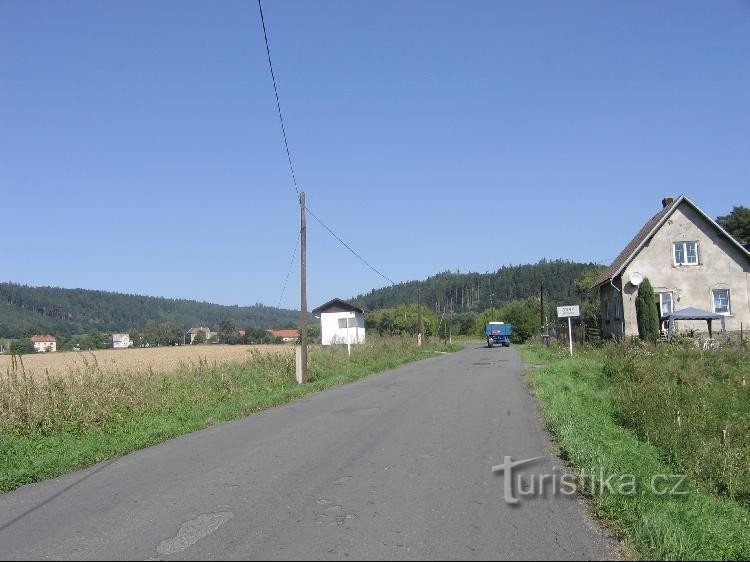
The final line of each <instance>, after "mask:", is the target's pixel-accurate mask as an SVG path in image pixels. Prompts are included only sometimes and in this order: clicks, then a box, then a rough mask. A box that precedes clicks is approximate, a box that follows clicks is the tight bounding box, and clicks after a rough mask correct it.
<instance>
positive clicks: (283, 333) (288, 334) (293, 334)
mask: <svg viewBox="0 0 750 562" xmlns="http://www.w3.org/2000/svg"><path fill="white" fill-rule="evenodd" d="M268 332H269V333H270V334H271V335H272V336H273V337H275V338H282V339H283V338H299V330H268Z"/></svg>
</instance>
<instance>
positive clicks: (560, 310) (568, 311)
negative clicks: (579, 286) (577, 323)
mask: <svg viewBox="0 0 750 562" xmlns="http://www.w3.org/2000/svg"><path fill="white" fill-rule="evenodd" d="M580 315H581V307H580V306H578V305H577V304H576V305H571V306H558V307H557V317H558V318H567V319H568V345H569V348H570V355H571V356H572V355H573V322H572V319H573V318H578V317H579V316H580Z"/></svg>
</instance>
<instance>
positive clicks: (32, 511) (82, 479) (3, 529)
mask: <svg viewBox="0 0 750 562" xmlns="http://www.w3.org/2000/svg"><path fill="white" fill-rule="evenodd" d="M116 460H117V459H110V460H108V461H106V462H103V463H102V464H101V465H99V466H98V467H97V468H95V469H94V470H92V471H91V472H89V473H88V474H86V475H84V476H82V477H81V478H79V479H78V480H76V481H75V482H73V483H72V484H69V485H68V486H66V487H65V488H63V489H62V490H60V491H59V492H57V493H55V494H52V495H51V496H50V497H48V498H47V499H46V500H44V501H43V502H40V503H38V504H37V505H35V506H34V507H32V508H31V509H29V510H27V511H25V512H24V513H22V514H21V515H19V516H17V517H15V518H14V519H11V520H10V521H8V522H7V523H5V524H4V525H2V526H0V533H2V532H3V531H5V530H6V529H8V528H10V527H12V526H13V525H15V524H16V523H18V522H19V521H21V519H23V518H25V517H26V516H28V515H30V514H32V513H34V512H35V511H36V510H37V509H39V508H40V507H44V506H45V505H47V504H48V503H50V502H52V501H53V500H56V499H57V498H59V497H60V496H62V495H63V494H64V493H65V492H67V491H69V490H71V489H72V488H75V487H76V486H78V485H79V484H80V483H82V482H83V481H84V480H88V479H89V478H91V477H92V476H94V475H95V474H98V473H99V472H101V471H102V470H104V469H105V468H107V467H108V466H109V465H110V464H112V463H113V462H114V461H116Z"/></svg>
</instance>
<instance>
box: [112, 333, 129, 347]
mask: <svg viewBox="0 0 750 562" xmlns="http://www.w3.org/2000/svg"><path fill="white" fill-rule="evenodd" d="M132 345H133V343H132V342H131V341H130V335H129V334H112V349H127V348H129V347H130V346H132Z"/></svg>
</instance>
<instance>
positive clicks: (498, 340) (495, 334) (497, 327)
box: [484, 322, 513, 347]
mask: <svg viewBox="0 0 750 562" xmlns="http://www.w3.org/2000/svg"><path fill="white" fill-rule="evenodd" d="M512 333H513V326H511V325H510V324H506V323H505V322H490V323H489V324H487V325H485V327H484V334H485V335H486V336H487V347H492V346H493V345H502V346H503V347H510V335H511V334H512Z"/></svg>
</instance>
